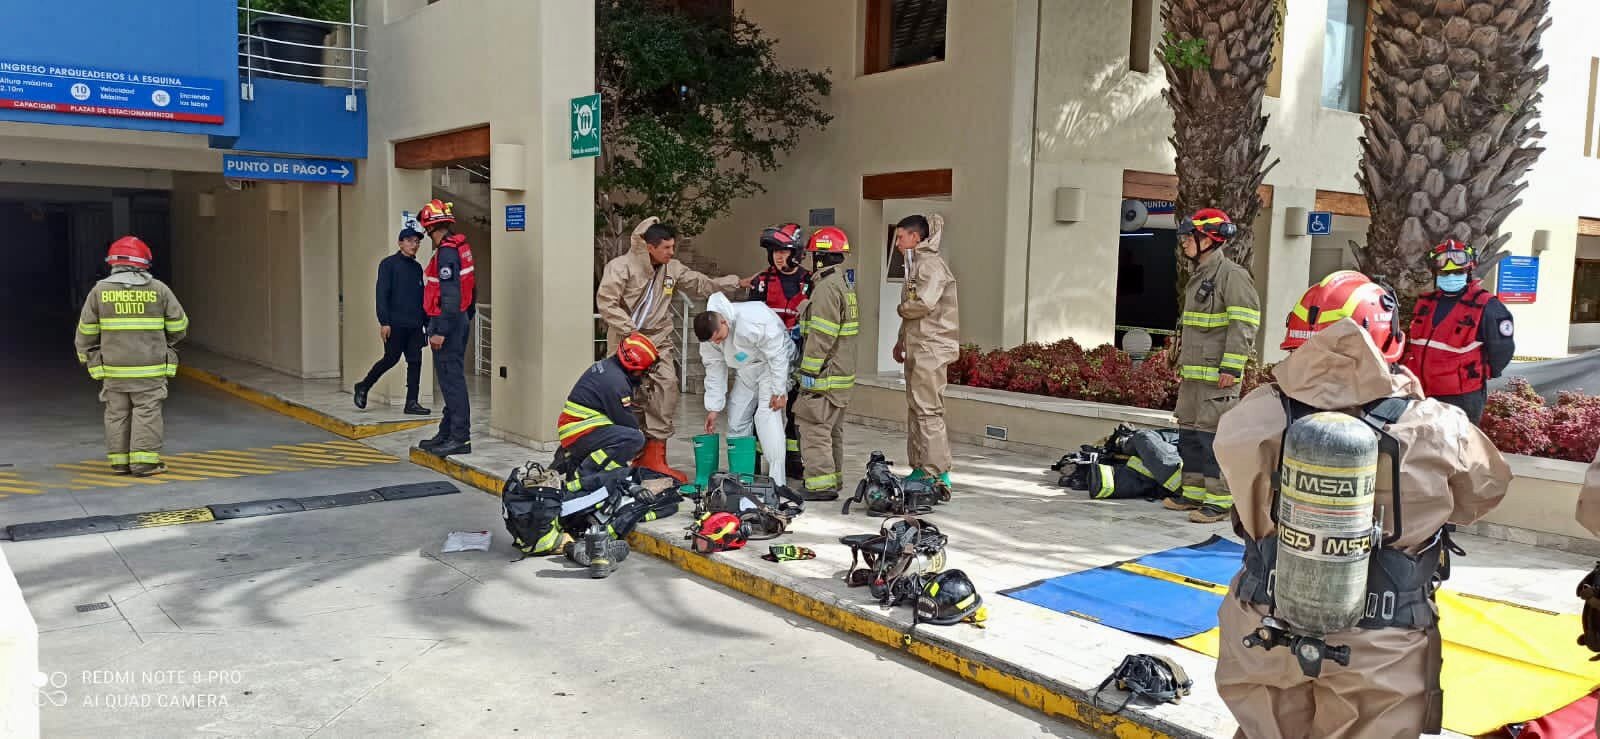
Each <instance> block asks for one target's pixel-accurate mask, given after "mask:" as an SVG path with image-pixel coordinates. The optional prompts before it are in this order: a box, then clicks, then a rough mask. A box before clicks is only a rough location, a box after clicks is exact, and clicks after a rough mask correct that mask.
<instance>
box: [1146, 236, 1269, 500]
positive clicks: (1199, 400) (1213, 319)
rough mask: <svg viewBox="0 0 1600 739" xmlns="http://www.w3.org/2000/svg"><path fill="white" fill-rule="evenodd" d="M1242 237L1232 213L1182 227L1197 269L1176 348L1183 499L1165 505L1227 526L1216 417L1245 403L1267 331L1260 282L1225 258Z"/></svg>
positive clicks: (1192, 275) (1183, 239)
mask: <svg viewBox="0 0 1600 739" xmlns="http://www.w3.org/2000/svg"><path fill="white" fill-rule="evenodd" d="M1237 233H1238V227H1236V226H1235V225H1234V224H1233V220H1232V219H1230V218H1228V214H1227V213H1224V212H1222V211H1220V210H1217V209H1216V208H1201V209H1200V210H1197V211H1195V213H1194V215H1193V216H1191V217H1189V218H1188V219H1181V220H1179V221H1178V239H1179V242H1178V243H1179V244H1181V245H1182V247H1183V255H1184V256H1185V257H1188V259H1189V269H1190V270H1191V271H1190V273H1189V285H1188V286H1187V287H1185V288H1184V304H1183V320H1182V323H1183V331H1182V333H1181V334H1179V336H1178V350H1177V352H1178V365H1179V366H1178V376H1179V378H1180V379H1181V382H1180V383H1179V385H1178V410H1177V416H1178V453H1179V455H1180V456H1182V457H1183V494H1182V495H1181V496H1178V497H1173V498H1167V500H1166V502H1165V503H1164V505H1165V506H1166V507H1167V508H1168V509H1171V510H1175V511H1190V513H1189V520H1190V521H1193V522H1195V523H1216V522H1218V521H1222V520H1224V519H1226V518H1227V517H1228V510H1229V509H1230V508H1232V507H1233V495H1232V494H1231V493H1229V492H1228V482H1227V480H1225V479H1224V478H1223V476H1222V474H1221V473H1220V472H1219V471H1218V469H1217V458H1216V456H1215V454H1214V453H1213V452H1212V450H1211V443H1212V439H1213V438H1215V437H1216V431H1217V419H1219V418H1221V417H1222V414H1224V413H1227V412H1228V409H1230V408H1232V407H1233V406H1234V404H1235V403H1238V402H1239V380H1240V378H1242V377H1243V376H1244V368H1245V365H1246V364H1247V363H1248V362H1249V361H1250V352H1251V351H1252V350H1253V349H1254V348H1255V342H1256V330H1257V329H1258V328H1260V326H1261V301H1260V297H1259V296H1257V295H1256V285H1255V281H1254V280H1252V279H1251V278H1250V272H1249V270H1246V269H1245V268H1244V267H1241V266H1239V265H1238V264H1235V263H1234V262H1233V260H1231V259H1228V258H1227V256H1225V255H1224V254H1223V246H1224V245H1226V244H1227V242H1228V239H1231V238H1233V237H1234V235H1235V234H1237Z"/></svg>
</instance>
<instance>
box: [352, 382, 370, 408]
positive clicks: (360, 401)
mask: <svg viewBox="0 0 1600 739" xmlns="http://www.w3.org/2000/svg"><path fill="white" fill-rule="evenodd" d="M371 389H372V388H371V387H370V386H368V385H363V384H361V383H359V382H358V383H356V386H355V393H356V407H357V408H361V409H363V410H365V409H366V407H367V391H368V390H371Z"/></svg>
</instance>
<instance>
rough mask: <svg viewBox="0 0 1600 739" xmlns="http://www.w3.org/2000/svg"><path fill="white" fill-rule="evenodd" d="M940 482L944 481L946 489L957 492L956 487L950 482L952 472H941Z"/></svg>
mask: <svg viewBox="0 0 1600 739" xmlns="http://www.w3.org/2000/svg"><path fill="white" fill-rule="evenodd" d="M939 482H942V483H944V489H945V490H949V491H951V492H955V487H954V486H952V485H951V484H950V473H948V472H940V473H939Z"/></svg>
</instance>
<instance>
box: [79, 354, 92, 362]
mask: <svg viewBox="0 0 1600 739" xmlns="http://www.w3.org/2000/svg"><path fill="white" fill-rule="evenodd" d="M88 361H89V355H87V354H84V353H83V352H78V363H79V364H86V363H88Z"/></svg>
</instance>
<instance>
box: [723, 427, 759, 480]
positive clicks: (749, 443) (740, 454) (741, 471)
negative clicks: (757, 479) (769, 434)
mask: <svg viewBox="0 0 1600 739" xmlns="http://www.w3.org/2000/svg"><path fill="white" fill-rule="evenodd" d="M728 471H729V472H732V473H733V474H735V475H754V474H755V473H756V437H754V436H730V437H728Z"/></svg>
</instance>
